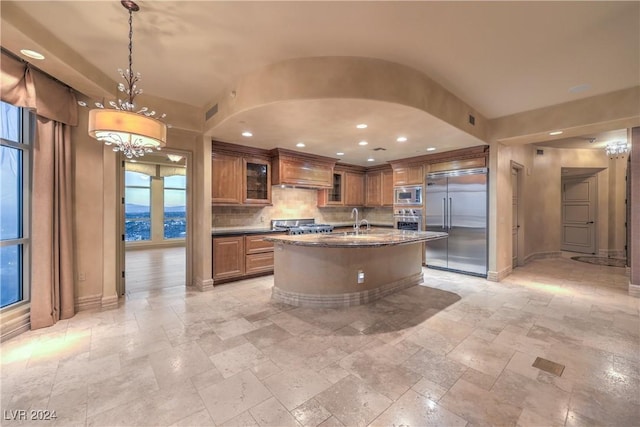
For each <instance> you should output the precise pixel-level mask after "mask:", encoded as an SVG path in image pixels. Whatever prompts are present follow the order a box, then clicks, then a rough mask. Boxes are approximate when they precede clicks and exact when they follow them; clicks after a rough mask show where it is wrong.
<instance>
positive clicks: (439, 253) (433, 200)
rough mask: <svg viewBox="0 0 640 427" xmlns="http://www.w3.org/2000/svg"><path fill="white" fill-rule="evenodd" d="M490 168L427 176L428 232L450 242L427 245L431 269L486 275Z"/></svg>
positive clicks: (426, 205)
mask: <svg viewBox="0 0 640 427" xmlns="http://www.w3.org/2000/svg"><path fill="white" fill-rule="evenodd" d="M487 205H488V199H487V169H468V170H459V171H453V172H438V173H431V174H428V175H427V185H426V192H425V208H426V218H425V220H426V229H427V231H440V232H441V231H444V232H446V233H449V238H448V239H441V240H434V241H431V242H427V243H426V245H425V246H426V254H425V258H426V264H427V266H428V267H432V268H439V269H445V270H452V271H459V272H463V273H468V274H473V275H477V276H482V277H486V276H487Z"/></svg>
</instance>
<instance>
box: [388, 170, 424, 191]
mask: <svg viewBox="0 0 640 427" xmlns="http://www.w3.org/2000/svg"><path fill="white" fill-rule="evenodd" d="M423 182H424V172H423V169H422V165H418V166H397V167H395V168H393V185H394V186H398V185H414V184H416V185H420V184H423Z"/></svg>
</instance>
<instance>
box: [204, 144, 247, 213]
mask: <svg viewBox="0 0 640 427" xmlns="http://www.w3.org/2000/svg"><path fill="white" fill-rule="evenodd" d="M242 199H243V197H242V158H241V157H238V156H232V155H227V154H218V153H212V155H211V203H213V204H220V205H237V204H241V203H242Z"/></svg>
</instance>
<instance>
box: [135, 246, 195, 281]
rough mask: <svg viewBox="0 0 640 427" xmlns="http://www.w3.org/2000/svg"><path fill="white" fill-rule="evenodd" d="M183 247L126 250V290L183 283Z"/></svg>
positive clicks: (184, 256)
mask: <svg viewBox="0 0 640 427" xmlns="http://www.w3.org/2000/svg"><path fill="white" fill-rule="evenodd" d="M186 264H187V263H186V252H185V247H184V246H182V247H171V248H158V249H135V250H128V251H127V252H126V255H125V278H126V291H127V292H138V291H149V290H155V289H164V288H170V287H174V286H184V285H185V274H186V273H185V268H186Z"/></svg>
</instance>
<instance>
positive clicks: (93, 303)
mask: <svg viewBox="0 0 640 427" xmlns="http://www.w3.org/2000/svg"><path fill="white" fill-rule="evenodd" d="M74 305H75V309H76V312H78V311H85V310H93V309H99V308H102V294H96V295H87V296H84V297H78V298H76V300H75V303H74Z"/></svg>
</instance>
